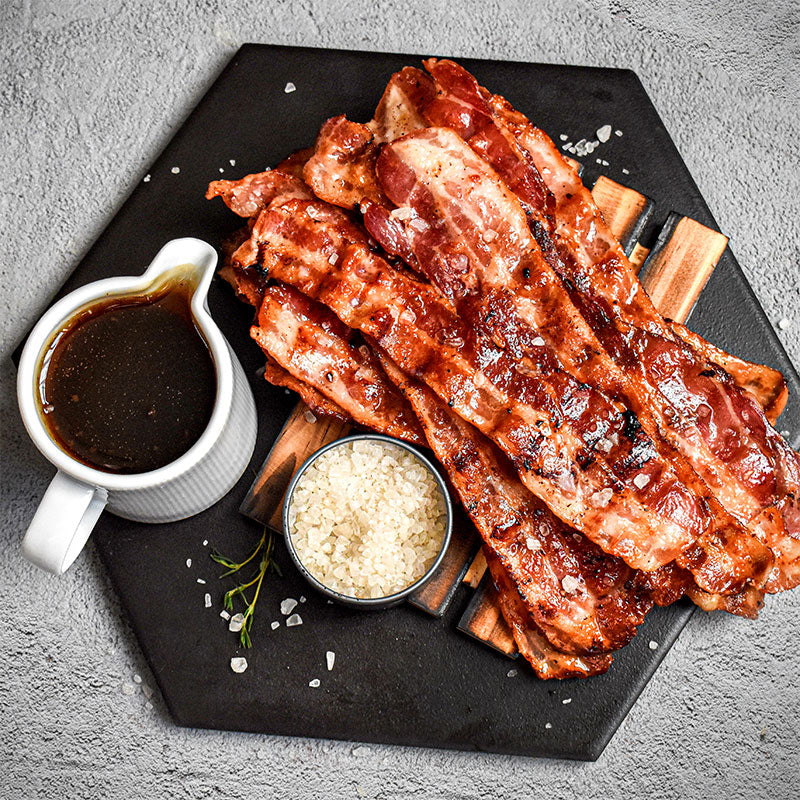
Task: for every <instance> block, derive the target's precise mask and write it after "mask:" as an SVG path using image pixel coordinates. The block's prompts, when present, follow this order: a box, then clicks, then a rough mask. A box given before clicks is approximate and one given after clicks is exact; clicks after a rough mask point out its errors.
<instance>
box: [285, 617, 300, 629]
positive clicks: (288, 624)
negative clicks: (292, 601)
mask: <svg viewBox="0 0 800 800" xmlns="http://www.w3.org/2000/svg"><path fill="white" fill-rule="evenodd" d="M302 624H303V620H302V619H301V617H300V615H299V614H292V616H291V617H289V618H288V619H287V620H286V627H287V628H293V627H294V626H295V625H302Z"/></svg>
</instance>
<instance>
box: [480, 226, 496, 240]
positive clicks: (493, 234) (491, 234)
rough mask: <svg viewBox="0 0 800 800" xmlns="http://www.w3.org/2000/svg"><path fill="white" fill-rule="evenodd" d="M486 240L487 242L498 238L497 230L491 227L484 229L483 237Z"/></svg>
mask: <svg viewBox="0 0 800 800" xmlns="http://www.w3.org/2000/svg"><path fill="white" fill-rule="evenodd" d="M481 238H482V239H483V241H484V242H486V243H487V244H488V243H489V242H493V241H494V240H495V239H496V238H497V231H493V230H492V229H491V228H490V229H489V230H488V231H484V232H483V235H482V237H481Z"/></svg>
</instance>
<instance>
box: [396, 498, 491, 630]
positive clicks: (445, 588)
mask: <svg viewBox="0 0 800 800" xmlns="http://www.w3.org/2000/svg"><path fill="white" fill-rule="evenodd" d="M479 547H480V545H479V542H478V535H477V533H476V531H475V528H474V527H473V525H472V523H471V522H470V520H469V517H467V515H466V512H464V510H463V509H461V508H457V509H454V514H453V534H452V536H451V538H450V545H449V547H448V548H447V552H446V553H445V556H444V559H443V560H442V563H441V564H440V565H439V568H438V569H437V570H436V572H435V574H434V575H433V577H432V578H431V579H430V580H429V581H428V582H427V583H426V584H425V585H424V586H423V587H422V588H421V589H420V590H419V591H416V592H414V593H413V594H411V595H410V596H409V598H408V602H409V603H411V605H412V606H414V607H416V608H419V609H421V610H422V611H425V612H427V613H428V614H430V615H431V616H433V617H442V616H444V614H445V612H446V611H447V608H448V606H449V605H450V601H451V600H452V599H453V595H454V594H455V593H456V589H457V588H458V586H459V584H460V583H461V580H462V576H463V575H464V573H465V572H466V570H467V566H468V564H469V563H470V559H471V558H472V557H473V555H474V554H475V551H476V550H478V548H479Z"/></svg>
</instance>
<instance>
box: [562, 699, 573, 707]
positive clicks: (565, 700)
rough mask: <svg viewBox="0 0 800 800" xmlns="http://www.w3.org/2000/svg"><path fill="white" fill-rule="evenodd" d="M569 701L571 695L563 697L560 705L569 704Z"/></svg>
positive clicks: (570, 700)
mask: <svg viewBox="0 0 800 800" xmlns="http://www.w3.org/2000/svg"><path fill="white" fill-rule="evenodd" d="M571 702H572V698H571V697H565V698H564V699H563V700H562V701H561V703H562V705H565V706H568V705H569V704H570V703H571Z"/></svg>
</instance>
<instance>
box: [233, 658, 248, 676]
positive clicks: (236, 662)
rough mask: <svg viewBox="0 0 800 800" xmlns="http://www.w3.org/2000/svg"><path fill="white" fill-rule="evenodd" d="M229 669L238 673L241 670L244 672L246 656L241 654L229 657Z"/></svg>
mask: <svg viewBox="0 0 800 800" xmlns="http://www.w3.org/2000/svg"><path fill="white" fill-rule="evenodd" d="M231 669H232V670H233V671H234V672H236V673H238V674H241V673H242V672H244V671H245V670H246V669H247V659H246V658H242V656H237V657H236V658H232V659H231Z"/></svg>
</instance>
